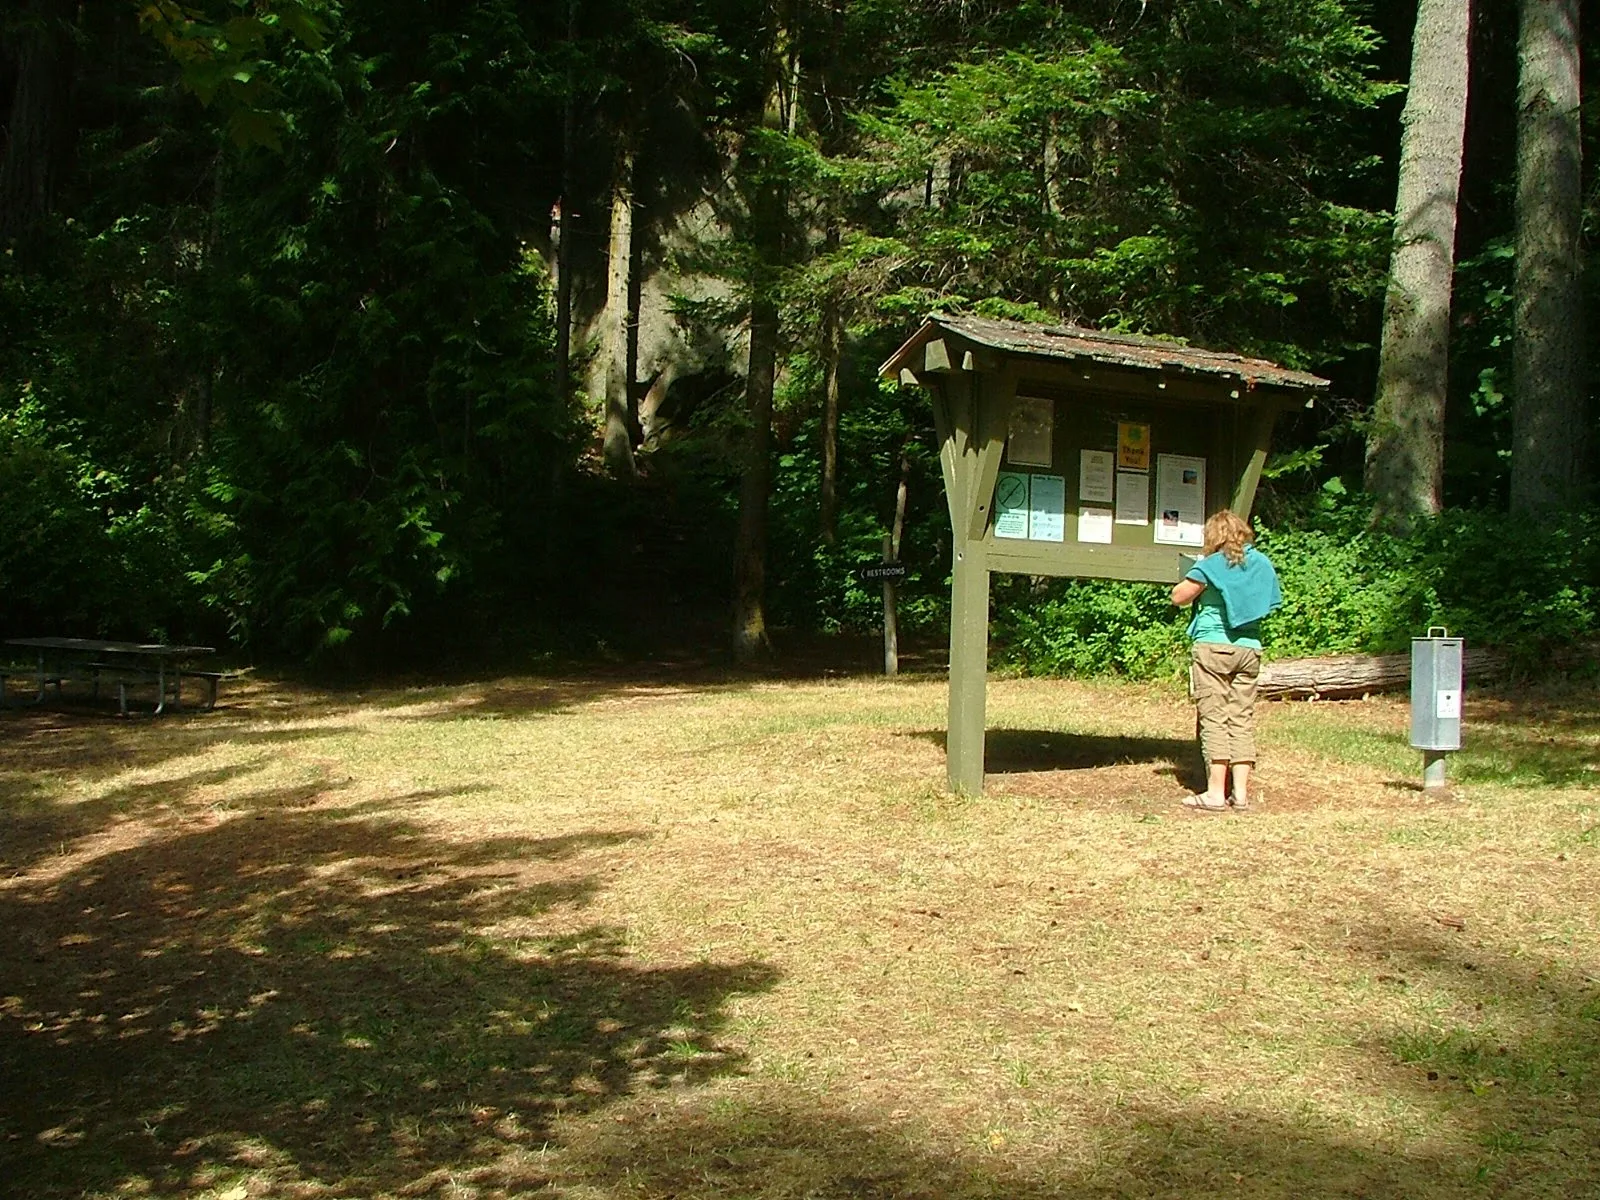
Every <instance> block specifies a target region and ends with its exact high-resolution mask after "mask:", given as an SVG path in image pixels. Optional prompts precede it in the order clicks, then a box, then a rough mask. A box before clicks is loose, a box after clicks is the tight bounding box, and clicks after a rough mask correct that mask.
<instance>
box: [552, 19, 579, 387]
mask: <svg viewBox="0 0 1600 1200" xmlns="http://www.w3.org/2000/svg"><path fill="white" fill-rule="evenodd" d="M577 44H578V0H567V53H568V54H569V55H570V54H576V53H577ZM577 88H578V73H577V71H576V70H575V69H573V68H570V67H569V68H568V70H567V90H566V95H565V96H564V97H563V105H562V110H561V199H560V201H559V203H558V207H557V211H558V212H559V213H560V218H559V221H558V224H557V241H556V390H557V392H558V393H559V395H560V397H561V401H562V405H563V407H565V405H566V402H567V401H568V400H570V399H571V398H572V251H573V248H574V247H573V228H572V224H573V213H572V208H573V204H574V199H573V192H574V191H575V190H576V187H577V184H576V176H577V171H576V160H575V155H576V154H577V140H578V109H577V104H578V101H577V96H576V94H575V93H576V92H577Z"/></svg>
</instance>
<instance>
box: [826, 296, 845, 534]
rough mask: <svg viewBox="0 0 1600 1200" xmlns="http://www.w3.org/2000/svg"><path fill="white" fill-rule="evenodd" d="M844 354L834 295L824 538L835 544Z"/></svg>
mask: <svg viewBox="0 0 1600 1200" xmlns="http://www.w3.org/2000/svg"><path fill="white" fill-rule="evenodd" d="M843 357H844V319H843V317H842V316H841V315H840V312H839V302H838V301H837V300H836V299H833V298H832V297H830V298H829V299H828V301H827V303H826V306H825V307H824V309H823V313H822V375H823V379H822V483H821V490H822V497H821V506H820V507H821V512H820V525H821V532H822V540H823V542H824V543H826V544H827V545H829V546H831V545H833V540H834V537H835V535H836V533H837V527H838V521H839V370H840V360H841V359H842V358H843Z"/></svg>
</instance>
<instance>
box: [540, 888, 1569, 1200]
mask: <svg viewBox="0 0 1600 1200" xmlns="http://www.w3.org/2000/svg"><path fill="white" fill-rule="evenodd" d="M1348 936H1349V938H1350V939H1352V942H1353V944H1351V945H1348V946H1343V947H1341V949H1342V950H1345V951H1348V952H1354V953H1356V954H1357V955H1358V956H1361V955H1367V956H1370V961H1371V962H1372V964H1373V970H1374V976H1373V977H1372V978H1371V979H1369V980H1368V981H1365V982H1358V983H1357V986H1377V987H1381V988H1392V989H1405V988H1408V987H1428V988H1431V989H1435V990H1436V991H1437V992H1438V993H1439V998H1438V1000H1437V1002H1435V1003H1434V1004H1430V1005H1429V1006H1427V1011H1426V1012H1425V1013H1423V1012H1419V1013H1418V1015H1417V1017H1416V1018H1415V1024H1414V1025H1413V1026H1409V1027H1408V1026H1405V1025H1399V1024H1397V1025H1396V1026H1395V1027H1392V1028H1388V1029H1365V1028H1353V1029H1351V1030H1349V1031H1348V1034H1349V1037H1350V1044H1351V1045H1353V1046H1355V1047H1357V1048H1358V1050H1360V1051H1364V1052H1365V1053H1366V1055H1367V1056H1368V1058H1369V1062H1370V1066H1369V1068H1368V1069H1367V1070H1365V1071H1363V1072H1361V1073H1359V1075H1358V1076H1356V1077H1355V1078H1353V1079H1350V1078H1347V1079H1344V1080H1342V1081H1340V1082H1338V1083H1337V1084H1336V1085H1334V1086H1337V1087H1339V1088H1342V1089H1353V1090H1356V1091H1360V1092H1364V1093H1365V1095H1363V1096H1362V1097H1361V1098H1362V1100H1364V1101H1365V1102H1366V1103H1368V1104H1375V1105H1384V1104H1387V1105H1388V1107H1389V1108H1390V1110H1391V1111H1394V1112H1401V1113H1404V1112H1405V1111H1407V1110H1428V1111H1432V1112H1434V1113H1437V1114H1439V1115H1440V1117H1441V1118H1442V1122H1441V1124H1442V1129H1441V1131H1440V1132H1442V1134H1443V1140H1442V1141H1441V1137H1440V1134H1439V1133H1418V1134H1417V1135H1416V1136H1415V1137H1413V1138H1411V1139H1409V1140H1397V1137H1396V1133H1395V1130H1396V1129H1402V1130H1403V1129H1404V1128H1405V1125H1406V1122H1405V1121H1404V1120H1402V1121H1400V1122H1398V1123H1397V1124H1396V1125H1395V1126H1394V1127H1392V1128H1391V1129H1390V1131H1389V1132H1387V1133H1386V1134H1384V1135H1382V1136H1379V1135H1375V1134H1372V1133H1370V1132H1369V1130H1368V1129H1367V1128H1366V1127H1364V1126H1363V1125H1362V1124H1360V1123H1354V1124H1352V1123H1350V1122H1349V1121H1348V1119H1346V1120H1340V1119H1339V1118H1337V1117H1333V1118H1331V1119H1330V1118H1324V1117H1322V1116H1320V1115H1319V1107H1320V1106H1319V1105H1318V1104H1317V1103H1315V1102H1309V1101H1308V1103H1307V1105H1306V1106H1304V1107H1303V1108H1298V1109H1296V1110H1295V1111H1289V1112H1283V1111H1268V1110H1266V1109H1264V1108H1261V1107H1257V1106H1251V1105H1250V1104H1249V1102H1248V1101H1246V1102H1245V1105H1244V1106H1242V1107H1240V1108H1238V1109H1233V1110H1228V1109H1218V1108H1216V1107H1214V1106H1206V1105H1203V1104H1199V1103H1196V1104H1194V1105H1193V1106H1187V1107H1186V1106H1185V1105H1184V1104H1183V1102H1182V1101H1181V1100H1176V1099H1172V1100H1165V1101H1162V1102H1155V1101H1153V1100H1151V1099H1149V1098H1142V1097H1138V1096H1126V1095H1120V1096H1119V1098H1118V1101H1117V1103H1116V1105H1115V1106H1111V1105H1109V1104H1104V1105H1102V1104H1101V1103H1097V1102H1096V1100H1095V1098H1094V1097H1085V1098H1084V1100H1085V1103H1084V1105H1083V1107H1082V1109H1081V1110H1080V1116H1078V1117H1077V1118H1073V1117H1071V1116H1069V1115H1066V1114H1059V1115H1058V1116H1057V1117H1056V1118H1055V1119H1056V1120H1057V1121H1063V1122H1065V1121H1074V1120H1076V1121H1077V1122H1078V1123H1077V1124H1076V1125H1075V1126H1074V1127H1073V1129H1072V1140H1073V1141H1075V1142H1077V1143H1079V1145H1080V1147H1083V1148H1081V1149H1079V1150H1078V1151H1077V1152H1076V1153H1074V1154H1073V1155H1072V1157H1071V1158H1070V1159H1066V1158H1062V1157H1053V1156H1051V1155H1050V1154H1049V1152H1047V1151H1043V1150H1040V1149H1037V1148H1033V1147H1029V1146H1027V1144H1026V1140H1024V1141H1023V1142H1022V1143H1020V1144H1014V1143H1016V1139H1015V1138H1013V1137H1009V1136H1008V1135H1007V1134H1006V1133H1005V1132H1004V1131H999V1130H997V1131H996V1132H995V1134H994V1135H993V1136H992V1137H991V1138H990V1139H988V1140H987V1141H986V1142H980V1141H979V1139H978V1137H977V1136H976V1135H977V1132H978V1131H976V1130H970V1129H969V1130H968V1136H969V1137H970V1138H971V1140H970V1141H968V1142H966V1143H965V1144H963V1143H961V1142H954V1141H952V1140H951V1139H950V1136H949V1135H950V1131H949V1130H948V1129H943V1130H941V1129H933V1130H928V1129H926V1128H924V1126H923V1125H922V1124H921V1122H920V1118H921V1117H922V1116H923V1115H924V1114H923V1113H921V1112H920V1111H918V1110H917V1108H916V1106H915V1102H914V1101H909V1100H908V1102H907V1104H908V1106H907V1107H906V1108H903V1109H901V1110H900V1111H898V1112H894V1111H892V1110H888V1109H886V1110H884V1111H878V1112H873V1111H870V1110H865V1111H864V1110H863V1109H862V1108H861V1107H860V1106H859V1105H858V1106H855V1107H853V1108H850V1109H844V1108H843V1107H842V1106H841V1107H840V1108H837V1109H834V1108H832V1107H830V1105H829V1104H828V1102H827V1100H826V1099H825V1098H823V1099H820V1100H818V1099H816V1098H813V1099H812V1100H810V1101H809V1102H808V1101H807V1100H805V1099H802V1098H799V1097H796V1096H795V1095H794V1094H793V1093H790V1092H785V1091H783V1090H780V1089H778V1088H776V1087H773V1086H768V1087H763V1088H760V1089H755V1088H751V1089H749V1090H747V1091H742V1092H739V1093H735V1094H733V1095H731V1096H719V1097H718V1098H716V1099H715V1100H714V1101H711V1102H710V1103H700V1104H696V1105H690V1106H684V1105H678V1106H674V1107H673V1108H672V1109H670V1110H667V1111H661V1110H660V1109H659V1108H658V1109H657V1111H655V1112H652V1113H648V1114H639V1113H636V1112H630V1113H629V1118H628V1123H627V1125H626V1126H625V1127H617V1126H610V1125H608V1126H592V1127H590V1129H589V1130H588V1132H587V1136H586V1137H585V1138H582V1139H579V1140H578V1141H577V1142H576V1143H575V1145H574V1148H573V1151H572V1161H571V1169H572V1170H573V1172H574V1173H575V1174H577V1175H579V1176H580V1177H582V1178H584V1179H585V1180H586V1181H590V1182H594V1183H596V1184H599V1185H601V1186H604V1185H605V1183H607V1182H611V1181H615V1180H618V1179H627V1180H628V1183H629V1187H630V1190H629V1192H628V1194H629V1195H630V1196H639V1197H644V1198H650V1200H667V1198H668V1197H672V1198H675V1200H691V1198H699V1197H706V1198H709V1197H718V1198H728V1200H731V1198H735V1197H751V1198H754V1197H762V1198H764V1200H766V1198H772V1197H785V1198H789V1197H793V1198H795V1200H798V1198H800V1197H807V1198H809V1197H827V1198H830V1200H832V1198H839V1200H843V1198H846V1197H863V1198H874V1200H1044V1198H1046V1197H1057V1198H1059V1197H1073V1198H1094V1197H1108V1198H1109V1197H1143V1196H1164V1197H1165V1196H1170V1197H1222V1198H1238V1200H1247V1198H1254V1200H1263V1198H1271V1200H1321V1198H1323V1197H1342V1198H1355V1197H1366V1198H1369V1200H1377V1198H1383V1200H1417V1198H1421V1197H1430V1198H1434V1197H1436V1198H1440V1200H1443V1198H1445V1197H1456V1196H1463V1195H1480V1196H1528V1197H1554V1196H1563V1197H1565V1196H1585V1197H1587V1196H1595V1195H1600V981H1597V980H1595V979H1594V978H1593V977H1592V976H1589V975H1587V974H1586V973H1585V972H1584V970H1583V969H1582V967H1581V965H1576V966H1566V967H1563V966H1561V965H1559V964H1557V963H1555V962H1552V961H1550V960H1540V959H1538V958H1537V957H1524V956H1519V955H1516V954H1508V953H1504V952H1500V951H1497V950H1495V949H1492V948H1486V947H1484V946H1483V945H1482V944H1481V943H1478V944H1474V942H1473V940H1472V939H1471V937H1470V935H1469V934H1466V933H1458V934H1448V935H1446V934H1442V933H1441V934H1435V933H1433V932H1431V931H1430V930H1428V929H1418V928H1417V927H1416V925H1415V919H1414V918H1406V919H1401V918H1396V919H1394V920H1393V921H1391V922H1388V923H1385V924H1382V925H1379V924H1371V925H1367V926H1364V927H1358V928H1357V929H1356V930H1354V931H1352V932H1351V933H1350V934H1349V935H1348ZM1452 1014H1453V1015H1452ZM1452 1021H1453V1022H1455V1023H1452ZM1241 1036H1242V1037H1244V1036H1249V1035H1248V1034H1247V1033H1245V1032H1244V1031H1241ZM1259 1036H1263V1037H1266V1038H1268V1039H1269V1040H1276V1039H1277V1038H1279V1037H1280V1036H1282V1035H1280V1034H1279V1033H1278V1032H1277V1031H1273V1030H1263V1031H1261V1033H1260V1035H1259ZM636 1107H637V1106H636ZM1401 1136H1402V1137H1403V1135H1401ZM1044 1137H1045V1140H1046V1141H1048V1140H1050V1135H1049V1130H1048V1127H1046V1128H1045V1130H1044Z"/></svg>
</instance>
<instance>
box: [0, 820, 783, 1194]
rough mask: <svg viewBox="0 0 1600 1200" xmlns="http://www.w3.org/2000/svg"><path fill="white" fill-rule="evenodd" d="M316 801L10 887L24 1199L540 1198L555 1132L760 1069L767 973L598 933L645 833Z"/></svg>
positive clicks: (3, 1018)
mask: <svg viewBox="0 0 1600 1200" xmlns="http://www.w3.org/2000/svg"><path fill="white" fill-rule="evenodd" d="M402 800H403V798H402ZM299 802H300V798H298V797H293V796H278V795H276V794H268V793H259V794H257V795H255V796H253V797H251V798H250V799H249V807H248V808H247V809H246V810H245V811H242V812H240V813H238V814H237V815H235V816H232V817H227V818H223V819H220V820H219V819H215V818H214V817H211V818H208V817H203V816H202V817H196V818H195V819H194V820H192V821H191V822H190V823H189V825H188V826H187V827H185V828H180V829H175V830H171V831H166V832H165V833H158V834H157V835H156V836H153V837H148V838H147V839H146V840H143V841H140V842H139V843H138V844H135V845H131V846H128V847H125V848H120V849H115V850H110V851H108V852H105V853H101V854H100V855H99V856H98V857H94V858H91V859H88V860H87V861H83V860H78V861H77V862H76V863H75V865H74V866H73V867H72V868H71V869H69V870H64V871H61V872H58V873H51V872H49V871H35V872H33V873H32V874H30V875H28V876H24V877H20V878H13V879H12V880H10V881H9V882H7V883H6V884H5V885H3V886H0V962H3V963H5V964H6V972H5V973H6V978H5V985H4V987H3V988H0V1078H3V1079H4V1080H5V1081H6V1086H5V1087H4V1089H0V1179H4V1180H6V1181H7V1182H6V1184H5V1188H4V1190H5V1191H6V1192H7V1193H8V1194H12V1195H18V1196H22V1195H26V1196H29V1197H38V1198H51V1197H68V1196H72V1197H77V1196H83V1195H86V1194H100V1193H110V1192H113V1191H118V1190H121V1189H133V1190H142V1191H145V1192H148V1193H151V1194H155V1195H162V1196H184V1195H191V1194H199V1193H201V1192H204V1191H207V1190H208V1189H212V1188H215V1187H218V1186H223V1185H225V1184H226V1183H227V1182H228V1180H229V1179H231V1178H233V1177H236V1176H237V1175H238V1174H239V1173H241V1172H245V1171H253V1172H258V1173H260V1174H261V1175H262V1176H264V1177H265V1179H266V1180H267V1181H268V1182H269V1183H270V1186H271V1189H272V1190H273V1191H274V1193H277V1192H279V1191H290V1190H292V1189H294V1188H296V1187H309V1188H312V1189H314V1190H315V1189H326V1190H331V1191H333V1192H335V1193H336V1194H340V1195H363V1196H364V1195H373V1194H377V1193H385V1194H388V1193H392V1192H394V1191H397V1190H400V1189H413V1190H416V1191H418V1192H425V1191H428V1190H429V1189H430V1187H431V1186H434V1185H443V1184H444V1183H446V1182H447V1181H448V1180H454V1181H457V1182H459V1183H469V1182H470V1184H471V1185H472V1186H475V1187H478V1188H481V1189H483V1190H485V1191H494V1190H496V1189H498V1190H500V1191H516V1190H518V1189H522V1188H536V1187H539V1186H541V1185H542V1183H543V1182H544V1180H543V1176H542V1174H541V1168H540V1165H539V1164H540V1162H541V1158H540V1154H539V1151H540V1148H541V1146H543V1145H544V1143H545V1142H546V1141H547V1140H548V1138H549V1137H550V1130H551V1122H552V1120H553V1119H554V1118H555V1116H556V1115H557V1114H559V1113H562V1112H578V1113H582V1112H591V1111H594V1110H596V1109H599V1108H601V1107H603V1106H605V1105H607V1104H609V1103H612V1102H614V1101H615V1100H617V1099H618V1098H620V1097H623V1096H626V1095H628V1094H629V1093H632V1092H635V1091H638V1090H640V1089H648V1088H652V1087H661V1086H666V1085H668V1084H670V1083H672V1082H674V1081H681V1080H690V1081H693V1080H699V1079H705V1078H708V1077H710V1076H714V1075H716V1074H719V1073H723V1072H727V1071H733V1070H737V1069H738V1068H739V1065H740V1061H741V1059H740V1055H739V1054H738V1053H737V1052H736V1051H735V1050H733V1049H730V1048H729V1047H728V1046H727V1045H725V1044H723V1043H722V1042H721V1041H720V1040H719V1037H718V1034H719V1031H720V1029H721V1027H722V1025H723V1021H724V1006H725V1005H726V1003H727V1001H728V1000H729V999H730V998H731V997H733V996H735V995H738V994H742V993H749V992H757V991H761V990H764V989H766V988H769V987H770V986H772V984H773V983H774V982H775V979H776V973H775V972H774V971H773V970H772V969H771V968H770V967H768V966H765V965H763V964H760V963H755V962H737V963H700V964H695V965H692V966H677V967H644V966H640V965H637V964H635V963H633V962H631V961H630V960H629V958H628V955H627V952H626V931H625V930H620V929H617V928H614V927H608V926H605V925H593V924H590V925H584V924H583V922H582V920H581V912H582V909H583V908H584V907H585V906H586V905H587V904H588V903H589V902H590V900H591V899H592V898H593V896H594V895H595V893H596V890H597V887H598V886H599V885H598V883H597V874H596V872H597V871H598V870H602V869H603V864H604V863H605V861H606V858H607V852H608V850H609V849H610V848H612V847H615V846H617V845H619V844H621V843H623V842H626V841H630V840H633V839H635V838H637V837H639V836H643V835H639V834H634V833H630V832H618V833H599V834H587V835H578V836H570V837H563V838H553V839H507V840H498V841H496V840H484V841H478V842H474V843H470V844H461V843H455V842H449V841H445V840H442V839H440V838H438V837H437V836H434V835H433V834H431V833H429V832H426V831H424V830H423V829H421V828H420V827H414V826H411V825H408V824H406V823H404V822H401V821H395V820H392V819H391V820H385V819H379V818H376V817H374V816H372V815H370V814H369V812H368V810H367V809H366V808H363V807H351V808H345V809H338V808H334V807H331V806H330V805H329V804H328V803H327V802H326V800H324V801H323V802H321V803H320V804H319V806H318V807H314V808H309V809H308V808H302V807H297V806H296V805H297V804H298V803H299ZM384 804H385V807H386V808H387V807H389V806H392V804H393V801H385V802H384ZM553 929H554V930H556V931H557V932H552V930H553Z"/></svg>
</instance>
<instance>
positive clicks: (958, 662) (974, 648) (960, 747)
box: [945, 542, 989, 796]
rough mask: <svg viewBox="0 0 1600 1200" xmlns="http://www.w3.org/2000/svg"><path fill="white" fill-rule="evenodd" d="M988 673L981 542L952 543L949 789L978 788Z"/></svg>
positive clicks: (979, 790) (986, 598)
mask: <svg viewBox="0 0 1600 1200" xmlns="http://www.w3.org/2000/svg"><path fill="white" fill-rule="evenodd" d="M988 673H989V565H988V562H987V561H986V558H985V556H984V552H983V547H982V545H979V544H974V543H971V542H968V543H967V544H966V545H962V546H958V547H957V548H956V555H955V573H954V579H953V582H952V595H951V611H950V727H949V731H948V735H947V736H948V739H949V745H948V746H947V747H946V748H945V749H946V754H947V760H948V764H949V773H950V790H951V791H953V792H964V793H966V794H967V795H969V796H977V795H979V794H981V793H982V792H983V749H984V745H983V744H984V707H985V703H984V694H985V691H986V689H987V685H988Z"/></svg>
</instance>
